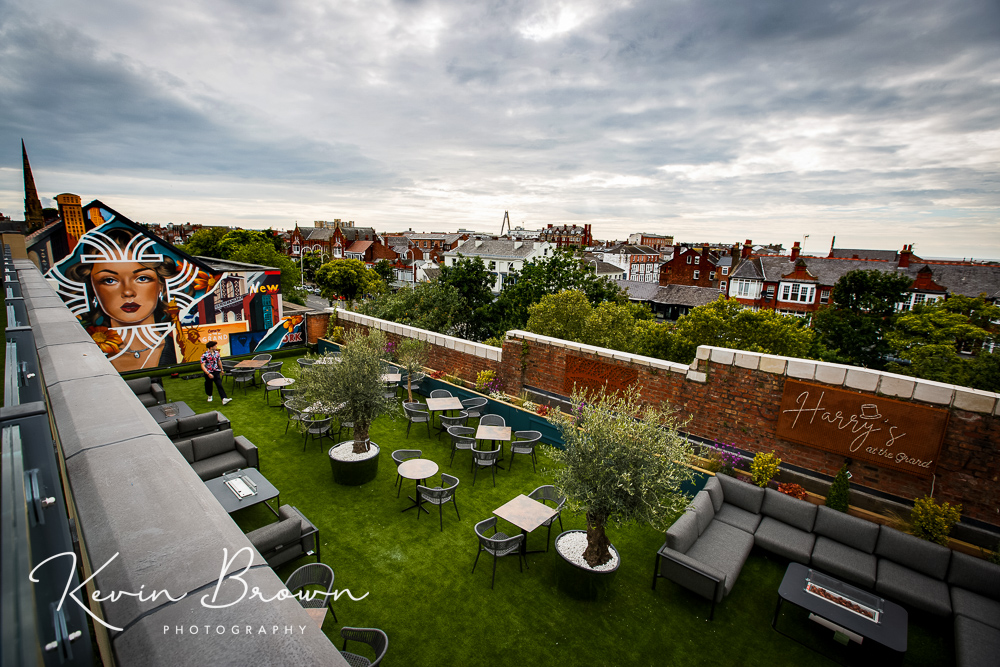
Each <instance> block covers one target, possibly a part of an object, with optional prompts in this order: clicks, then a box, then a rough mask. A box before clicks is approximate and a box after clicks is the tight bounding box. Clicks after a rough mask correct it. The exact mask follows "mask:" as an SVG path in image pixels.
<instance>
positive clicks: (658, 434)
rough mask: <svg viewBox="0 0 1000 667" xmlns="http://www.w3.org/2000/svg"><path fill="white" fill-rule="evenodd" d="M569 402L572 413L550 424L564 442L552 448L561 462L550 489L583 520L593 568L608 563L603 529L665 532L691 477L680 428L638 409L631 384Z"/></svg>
mask: <svg viewBox="0 0 1000 667" xmlns="http://www.w3.org/2000/svg"><path fill="white" fill-rule="evenodd" d="M573 403H574V405H576V406H577V408H576V409H575V412H574V413H573V414H571V415H569V416H566V415H561V416H559V415H557V416H556V417H554V418H550V419H551V421H552V422H553V423H554V424H555V425H556V427H557V428H558V429H559V432H560V433H561V434H562V438H563V442H564V443H565V449H562V450H559V449H553V450H552V457H553V458H554V459H555V460H556V461H558V462H560V463H562V464H563V465H562V466H561V467H559V468H558V469H557V470H555V471H554V474H555V480H554V485H555V486H556V488H558V489H559V490H560V491H561V492H562V493H563V495H565V496H566V499H567V506H568V507H569V509H570V510H571V511H575V512H582V513H584V514H585V515H586V519H587V550H586V551H585V552H584V554H583V557H584V559H585V560H586V561H587V563H588V564H589V565H590V566H591V567H597V566H598V565H601V564H602V563H606V562H607V561H608V560H610V559H611V552H610V550H609V542H608V538H607V535H606V534H605V527H606V526H607V525H608V524H611V525H615V526H618V525H622V524H625V523H630V522H643V523H649V524H650V525H652V526H653V527H654V528H656V529H657V530H666V528H667V526H669V525H670V523H672V522H673V520H674V519H675V518H676V517H677V516H678V515H679V514H680V513H681V512H683V511H684V509H685V508H686V507H687V506H688V503H689V498H688V497H687V495H686V494H685V493H684V492H683V490H682V489H681V485H682V484H683V483H684V482H685V481H688V480H690V479H692V478H693V472H692V470H691V468H689V467H688V466H686V465H684V463H683V462H684V461H687V460H688V458H689V456H690V455H691V447H690V445H689V444H688V442H687V439H686V438H685V437H684V436H682V435H680V434H679V433H678V431H677V429H678V428H680V427H681V426H683V424H682V423H681V421H680V420H679V419H678V418H677V416H676V414H675V413H674V411H673V410H671V409H670V408H669V407H667V406H663V407H655V406H651V405H644V404H643V403H641V400H640V395H639V390H638V387H637V386H632V387H630V388H629V389H628V390H626V391H625V392H622V393H597V394H594V395H587V394H586V393H585V392H574V394H573Z"/></svg>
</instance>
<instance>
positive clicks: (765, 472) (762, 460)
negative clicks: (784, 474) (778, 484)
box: [750, 451, 781, 489]
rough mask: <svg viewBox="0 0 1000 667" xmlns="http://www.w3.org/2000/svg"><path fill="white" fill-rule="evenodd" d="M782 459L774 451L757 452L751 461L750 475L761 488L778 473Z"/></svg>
mask: <svg viewBox="0 0 1000 667" xmlns="http://www.w3.org/2000/svg"><path fill="white" fill-rule="evenodd" d="M780 463H781V459H779V458H778V456H777V454H775V453H774V452H773V451H772V452H757V454H756V455H754V457H753V461H751V462H750V475H751V476H752V477H753V483H754V484H756V485H757V486H759V487H760V488H762V489H763V488H766V487H767V485H768V483H770V481H771V480H772V479H774V478H775V476H776V475H777V474H778V465H779V464H780Z"/></svg>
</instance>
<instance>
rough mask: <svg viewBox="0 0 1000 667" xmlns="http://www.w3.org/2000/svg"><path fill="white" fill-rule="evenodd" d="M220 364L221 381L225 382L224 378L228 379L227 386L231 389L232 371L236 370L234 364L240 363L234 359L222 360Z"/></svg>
mask: <svg viewBox="0 0 1000 667" xmlns="http://www.w3.org/2000/svg"><path fill="white" fill-rule="evenodd" d="M220 363H221V364H222V372H223V375H222V379H223V380H225V379H226V378H229V386H230V387H232V386H233V381H232V379H233V370H234V369H235V368H236V364H238V363H240V362H238V361H236V360H235V359H222V360H221V362H220Z"/></svg>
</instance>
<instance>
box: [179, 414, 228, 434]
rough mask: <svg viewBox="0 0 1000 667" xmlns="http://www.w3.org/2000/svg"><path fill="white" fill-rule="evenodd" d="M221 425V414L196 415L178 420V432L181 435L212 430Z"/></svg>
mask: <svg viewBox="0 0 1000 667" xmlns="http://www.w3.org/2000/svg"><path fill="white" fill-rule="evenodd" d="M218 424H219V413H218V412H205V413H202V414H200V415H194V416H191V417H181V418H180V419H178V420H177V431H178V432H179V433H188V432H190V431H200V430H202V429H206V428H212V427H213V426H217V425H218Z"/></svg>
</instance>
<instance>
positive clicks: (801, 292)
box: [780, 283, 816, 303]
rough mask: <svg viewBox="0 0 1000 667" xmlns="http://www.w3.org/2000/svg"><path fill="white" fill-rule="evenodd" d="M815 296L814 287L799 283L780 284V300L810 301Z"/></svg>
mask: <svg viewBox="0 0 1000 667" xmlns="http://www.w3.org/2000/svg"><path fill="white" fill-rule="evenodd" d="M815 298H816V288H815V287H812V286H810V285H803V284H801V283H791V284H788V283H786V284H784V285H782V286H781V298H780V301H794V302H796V303H812V302H813V301H814V300H815Z"/></svg>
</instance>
